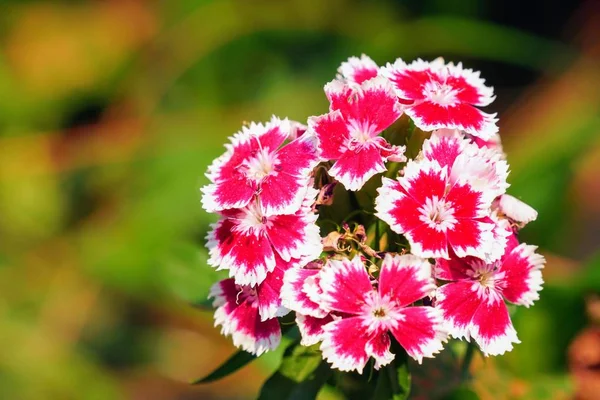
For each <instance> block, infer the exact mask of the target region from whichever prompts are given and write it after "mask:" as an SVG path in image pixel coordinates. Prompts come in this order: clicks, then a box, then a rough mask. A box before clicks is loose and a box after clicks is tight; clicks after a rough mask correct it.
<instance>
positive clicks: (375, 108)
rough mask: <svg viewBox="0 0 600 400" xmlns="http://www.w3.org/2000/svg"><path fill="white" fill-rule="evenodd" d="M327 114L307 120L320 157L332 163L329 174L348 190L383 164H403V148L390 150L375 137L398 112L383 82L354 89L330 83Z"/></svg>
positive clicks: (365, 83) (356, 187)
mask: <svg viewBox="0 0 600 400" xmlns="http://www.w3.org/2000/svg"><path fill="white" fill-rule="evenodd" d="M325 93H326V94H327V97H328V98H329V101H330V102H331V112H329V113H328V114H325V115H321V116H319V117H313V118H311V119H310V120H309V128H310V129H312V130H313V131H314V132H315V133H316V135H317V136H318V138H319V140H320V143H321V157H322V158H323V159H325V160H335V163H334V164H333V167H331V169H330V170H329V174H330V175H331V176H332V177H334V178H335V179H337V180H338V181H340V182H341V183H342V184H343V185H344V186H345V187H346V189H348V190H359V189H360V188H362V187H363V185H364V184H365V183H366V182H367V180H369V178H371V177H372V176H373V175H375V174H377V173H379V172H383V171H385V170H386V168H385V162H386V161H388V160H392V161H405V160H406V158H405V157H404V150H405V148H404V146H392V145H390V144H389V143H388V142H387V141H386V140H385V139H384V138H383V137H381V136H379V134H380V133H381V132H382V131H383V130H384V129H386V128H388V127H389V126H390V125H391V124H393V123H394V122H395V121H396V120H397V119H398V118H399V117H400V116H401V115H402V109H401V106H400V103H399V102H398V99H397V98H396V95H395V94H394V92H393V90H392V87H391V85H390V83H389V82H388V81H387V80H386V79H384V78H373V79H369V80H367V81H363V82H362V84H361V85H360V86H359V87H357V88H352V87H350V86H347V85H345V84H344V83H342V82H341V81H333V82H330V83H328V84H327V85H326V86H325Z"/></svg>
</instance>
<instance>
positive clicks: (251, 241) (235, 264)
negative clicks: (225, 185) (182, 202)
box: [207, 188, 322, 286]
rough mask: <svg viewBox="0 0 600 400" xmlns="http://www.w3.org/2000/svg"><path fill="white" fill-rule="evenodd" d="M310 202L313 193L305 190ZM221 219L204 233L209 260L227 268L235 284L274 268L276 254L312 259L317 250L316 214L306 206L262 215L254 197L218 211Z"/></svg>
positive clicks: (260, 278)
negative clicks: (206, 239)
mask: <svg viewBox="0 0 600 400" xmlns="http://www.w3.org/2000/svg"><path fill="white" fill-rule="evenodd" d="M304 195H305V200H306V201H307V204H311V202H312V200H314V197H315V195H316V191H315V190H313V189H310V190H308V192H306V188H305V193H304ZM220 214H221V219H220V220H219V221H218V222H217V223H216V224H214V225H212V227H213V229H212V230H211V231H210V232H209V233H208V236H207V238H208V243H207V247H208V249H209V252H210V259H209V261H208V262H209V264H211V265H213V266H216V267H218V269H228V270H229V271H230V275H231V276H232V277H234V278H235V282H236V283H237V284H239V285H252V286H253V285H256V284H258V283H261V282H262V281H263V280H264V279H265V277H266V276H267V273H268V272H271V271H273V269H274V268H275V265H276V262H275V259H276V256H279V257H281V258H282V259H283V260H284V261H290V259H292V258H296V259H305V258H308V259H312V258H315V257H318V256H319V254H320V253H321V249H322V245H321V237H320V235H319V228H318V226H317V225H316V224H315V221H316V219H317V215H316V214H314V213H312V212H311V211H310V206H308V207H302V208H299V209H298V210H297V211H296V212H295V213H293V214H282V215H273V216H269V217H267V216H265V215H264V214H263V213H262V210H261V207H260V206H259V204H258V200H256V201H253V202H251V203H250V204H248V205H247V206H246V207H244V208H240V209H231V210H224V211H221V213H220Z"/></svg>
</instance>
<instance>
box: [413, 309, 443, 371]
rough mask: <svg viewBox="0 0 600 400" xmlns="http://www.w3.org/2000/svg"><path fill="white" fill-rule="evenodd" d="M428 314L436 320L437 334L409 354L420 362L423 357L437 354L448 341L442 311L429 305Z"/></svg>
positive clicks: (435, 328)
mask: <svg viewBox="0 0 600 400" xmlns="http://www.w3.org/2000/svg"><path fill="white" fill-rule="evenodd" d="M428 308H429V309H428V310H427V315H428V316H429V318H431V320H432V321H434V328H433V329H434V330H435V336H434V337H433V338H431V339H429V340H427V341H425V342H424V343H422V344H421V345H420V346H419V352H418V353H415V352H410V353H408V355H409V356H411V357H412V358H414V359H415V360H416V361H417V362H418V363H419V364H421V363H422V362H423V358H434V357H435V355H436V354H438V353H439V352H440V351H442V350H443V349H444V343H446V342H447V341H448V330H447V329H446V327H445V323H444V319H443V318H442V312H441V311H440V310H438V309H437V308H435V307H428Z"/></svg>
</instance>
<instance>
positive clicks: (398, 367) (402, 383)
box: [373, 354, 411, 400]
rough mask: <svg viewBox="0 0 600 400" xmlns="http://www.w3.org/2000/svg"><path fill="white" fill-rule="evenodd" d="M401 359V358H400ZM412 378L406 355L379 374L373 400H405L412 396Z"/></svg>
mask: <svg viewBox="0 0 600 400" xmlns="http://www.w3.org/2000/svg"><path fill="white" fill-rule="evenodd" d="M399 358H400V357H399ZM410 386H411V376H410V371H409V370H408V360H407V359H406V354H405V355H404V360H402V359H398V360H397V361H393V362H392V363H391V364H390V365H388V366H387V367H385V368H384V369H382V370H381V371H380V372H379V379H378V380H377V386H376V387H375V393H374V395H373V400H386V399H393V400H405V399H408V396H409V394H410Z"/></svg>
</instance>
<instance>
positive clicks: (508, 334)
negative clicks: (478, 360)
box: [471, 299, 520, 356]
mask: <svg viewBox="0 0 600 400" xmlns="http://www.w3.org/2000/svg"><path fill="white" fill-rule="evenodd" d="M471 336H472V337H473V339H474V340H475V341H476V342H477V344H478V345H479V348H480V349H481V351H482V352H483V354H485V355H492V356H496V355H500V354H504V353H505V352H507V351H510V350H512V348H513V343H520V341H519V339H518V338H517V332H516V331H515V328H514V327H513V325H512V322H511V320H510V316H509V315H508V309H507V308H506V304H504V301H502V300H501V299H500V300H492V299H490V300H489V301H484V302H482V304H481V305H480V306H479V308H478V309H477V312H476V313H475V315H474V316H473V320H472V326H471Z"/></svg>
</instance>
